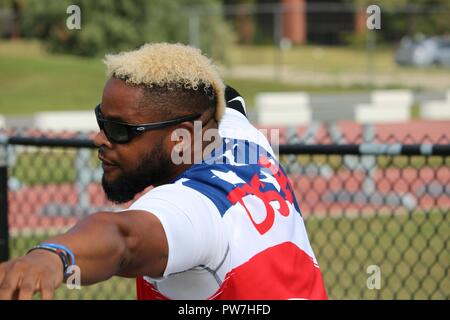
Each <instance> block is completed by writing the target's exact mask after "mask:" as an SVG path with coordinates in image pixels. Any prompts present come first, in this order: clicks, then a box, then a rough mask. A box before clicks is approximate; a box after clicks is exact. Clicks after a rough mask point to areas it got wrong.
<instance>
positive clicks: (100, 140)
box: [94, 130, 112, 149]
mask: <svg viewBox="0 0 450 320" xmlns="http://www.w3.org/2000/svg"><path fill="white" fill-rule="evenodd" d="M94 144H95V145H96V146H97V147H98V148H100V147H102V146H105V147H107V148H108V149H112V143H111V142H110V141H109V140H108V138H107V137H106V135H105V132H104V131H103V130H100V131H99V132H98V133H97V134H96V135H95V137H94Z"/></svg>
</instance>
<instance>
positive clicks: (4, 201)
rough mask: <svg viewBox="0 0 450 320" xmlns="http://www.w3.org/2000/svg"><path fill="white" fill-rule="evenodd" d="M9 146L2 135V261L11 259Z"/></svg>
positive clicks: (0, 236)
mask: <svg viewBox="0 0 450 320" xmlns="http://www.w3.org/2000/svg"><path fill="white" fill-rule="evenodd" d="M7 147H8V138H7V137H5V136H0V262H3V261H7V260H8V259H9V243H8V239H9V230H8V161H7V160H8V159H7Z"/></svg>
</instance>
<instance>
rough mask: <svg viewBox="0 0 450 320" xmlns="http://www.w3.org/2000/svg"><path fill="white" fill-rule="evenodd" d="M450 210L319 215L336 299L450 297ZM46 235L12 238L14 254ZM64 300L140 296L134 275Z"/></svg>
mask: <svg viewBox="0 0 450 320" xmlns="http://www.w3.org/2000/svg"><path fill="white" fill-rule="evenodd" d="M449 214H450V212H448V211H439V210H434V211H433V212H428V213H427V212H425V213H424V212H420V211H415V212H406V211H402V210H401V209H399V210H396V211H395V212H389V213H388V212H380V215H371V216H364V214H361V215H359V216H354V217H350V216H347V217H345V216H344V217H342V216H341V217H333V216H327V217H325V218H324V217H314V216H310V217H309V218H307V220H306V227H307V230H308V234H309V238H310V241H311V244H312V246H313V249H314V252H315V255H316V257H317V260H318V262H319V264H320V267H321V270H322V273H323V276H324V281H325V285H326V287H327V290H328V294H329V297H330V298H332V299H448V298H449V297H450V289H449V288H450V280H449V278H448V276H447V274H446V272H448V264H449V253H448V241H449V234H450V224H449V222H450V221H449V217H450V215H449ZM44 239H45V236H44V235H40V236H32V235H28V236H25V235H19V236H14V237H11V239H10V248H11V253H12V256H13V257H17V256H20V255H21V254H23V253H24V252H26V250H27V249H28V248H30V247H31V246H33V245H35V244H36V243H39V242H40V241H42V240H44ZM369 265H378V266H379V267H380V269H381V289H380V290H369V289H367V287H366V281H367V278H368V276H369V275H368V274H367V273H366V269H367V267H368V266H369ZM56 298H58V299H135V289H134V280H133V279H124V278H118V277H114V278H112V279H110V280H108V281H106V282H103V283H100V284H97V285H93V286H87V287H82V289H81V290H68V289H67V288H66V287H65V286H62V287H61V288H59V289H58V291H57V293H56Z"/></svg>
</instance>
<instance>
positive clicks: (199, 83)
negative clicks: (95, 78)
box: [103, 43, 225, 121]
mask: <svg viewBox="0 0 450 320" xmlns="http://www.w3.org/2000/svg"><path fill="white" fill-rule="evenodd" d="M103 62H104V63H105V65H106V69H107V74H108V76H110V77H111V76H113V77H116V78H120V79H124V80H125V81H126V82H127V83H129V84H133V85H144V86H147V87H153V86H159V87H167V88H168V89H170V88H174V87H175V88H185V89H192V90H198V89H199V87H202V88H204V89H208V88H212V89H213V90H214V93H215V95H216V101H217V105H216V114H215V118H216V120H217V121H219V120H220V119H221V117H222V115H223V113H224V110H225V95H224V88H225V86H224V84H223V82H222V80H221V78H220V76H219V73H218V71H217V69H216V67H215V65H214V64H213V62H212V61H211V60H210V59H209V58H207V57H206V56H205V55H203V54H202V52H201V51H200V50H199V49H197V48H194V47H191V46H187V45H183V44H180V43H176V44H171V43H149V44H145V45H143V46H142V47H140V48H139V49H137V50H133V51H127V52H121V53H118V54H108V55H106V56H105V58H104V60H103Z"/></svg>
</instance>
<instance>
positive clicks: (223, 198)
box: [176, 138, 300, 216]
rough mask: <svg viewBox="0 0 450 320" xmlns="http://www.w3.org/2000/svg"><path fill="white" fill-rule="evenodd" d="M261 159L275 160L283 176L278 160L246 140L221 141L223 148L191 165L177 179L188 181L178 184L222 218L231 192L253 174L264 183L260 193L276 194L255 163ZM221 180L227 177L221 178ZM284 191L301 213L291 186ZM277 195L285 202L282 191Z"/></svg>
mask: <svg viewBox="0 0 450 320" xmlns="http://www.w3.org/2000/svg"><path fill="white" fill-rule="evenodd" d="M260 156H265V157H267V158H268V159H271V160H274V163H275V165H277V166H279V168H280V169H281V171H282V173H283V174H284V175H286V173H285V171H284V170H283V168H282V167H281V165H279V163H278V161H276V160H275V159H273V157H272V156H271V155H270V153H269V152H267V151H266V150H265V149H264V148H263V147H261V146H260V145H258V144H255V143H252V142H249V141H247V140H238V139H228V138H223V140H222V145H221V146H219V147H218V148H217V149H216V150H214V151H213V152H212V153H211V157H210V158H207V159H205V160H204V161H203V162H202V163H199V164H194V165H193V166H191V167H190V168H189V169H188V170H186V171H185V172H184V173H183V174H182V175H180V176H179V177H178V178H177V179H176V180H180V179H183V178H184V179H187V180H184V179H183V181H182V182H181V183H182V184H183V185H184V186H187V187H189V188H192V189H194V190H197V191H198V192H200V193H202V194H204V195H205V196H206V197H208V198H209V199H210V200H211V201H212V202H213V203H214V204H215V206H216V207H217V209H218V210H219V212H220V214H221V215H222V216H223V215H224V214H225V212H226V211H227V210H228V209H229V208H230V207H231V206H232V204H231V202H230V201H229V200H228V195H229V194H230V192H231V191H233V190H234V189H236V188H238V187H240V186H243V185H244V184H246V183H250V181H251V180H252V178H253V177H254V176H255V175H258V177H259V179H260V180H261V181H262V182H263V183H262V184H261V188H260V189H259V190H260V191H262V192H267V191H271V190H274V191H277V192H278V190H277V188H276V186H275V185H274V184H273V183H271V181H270V180H272V181H273V179H270V176H272V174H271V172H270V170H269V169H268V168H264V167H263V166H261V165H260V164H258V160H259V158H260ZM219 176H221V177H222V178H221V177H219ZM223 177H228V178H225V179H224V178H223ZM268 177H269V178H268ZM265 180H266V181H265ZM287 189H288V190H289V191H290V192H291V193H292V196H293V204H294V207H295V209H296V210H297V211H298V212H300V209H299V206H298V203H297V201H296V199H295V195H294V191H293V190H292V189H291V188H290V186H287ZM280 194H281V195H282V197H283V198H284V199H286V195H285V194H284V192H283V191H282V190H280Z"/></svg>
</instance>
